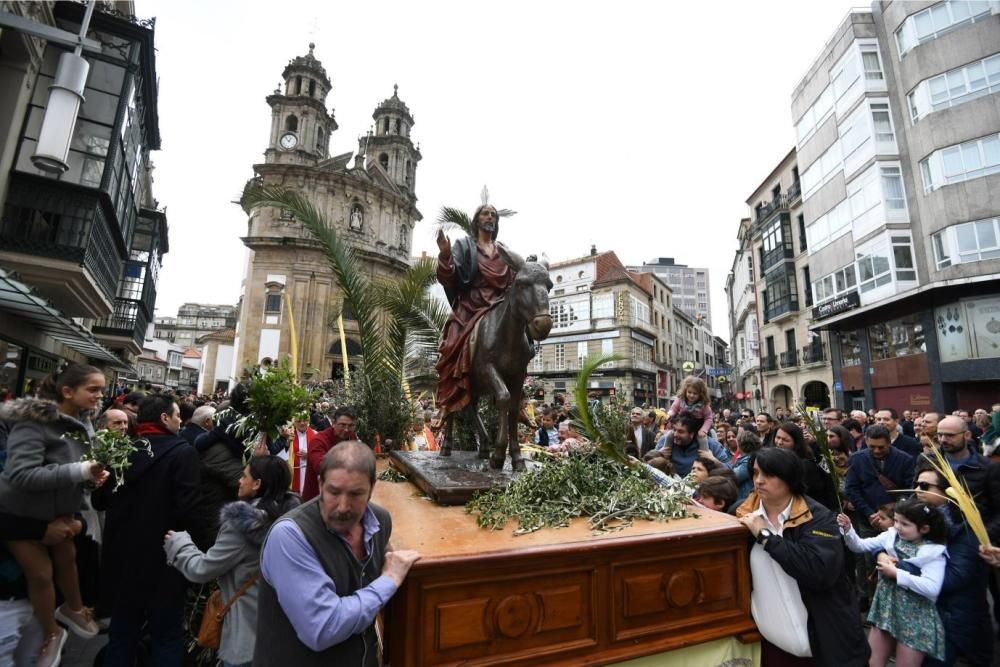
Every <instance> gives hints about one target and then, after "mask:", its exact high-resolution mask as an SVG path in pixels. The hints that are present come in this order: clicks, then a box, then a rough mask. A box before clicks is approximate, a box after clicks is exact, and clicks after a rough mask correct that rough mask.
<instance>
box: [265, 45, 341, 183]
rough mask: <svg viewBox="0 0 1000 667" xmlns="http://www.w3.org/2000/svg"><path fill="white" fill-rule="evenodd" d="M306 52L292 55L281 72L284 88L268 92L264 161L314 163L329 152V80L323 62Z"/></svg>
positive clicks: (334, 126) (331, 122) (331, 126)
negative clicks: (268, 125) (267, 137)
mask: <svg viewBox="0 0 1000 667" xmlns="http://www.w3.org/2000/svg"><path fill="white" fill-rule="evenodd" d="M315 48H316V45H315V44H309V53H308V54H306V55H304V56H299V57H297V58H293V59H292V60H290V61H289V62H288V65H286V66H285V71H284V72H282V75H281V76H282V78H283V79H284V90H282V86H281V85H279V86H278V87H277V88H276V89H275V91H274V92H273V93H272V94H270V95H268V97H267V103H268V105H270V107H271V138H270V141H269V142H268V146H267V150H266V151H265V152H264V162H266V163H269V164H273V163H280V164H316V163H317V162H319V161H321V160H325V159H326V158H327V157H328V155H329V147H330V134H331V133H332V132H333V131H334V130H336V129H337V121H336V120H335V119H334V117H333V112H332V111H327V109H326V96H327V95H328V94H329V93H330V90H331V88H332V84H331V83H330V78H329V77H328V76H327V75H326V70H325V69H324V68H323V64H322V63H321V62H320V61H318V60H316V57H315V56H314V55H313V49H315Z"/></svg>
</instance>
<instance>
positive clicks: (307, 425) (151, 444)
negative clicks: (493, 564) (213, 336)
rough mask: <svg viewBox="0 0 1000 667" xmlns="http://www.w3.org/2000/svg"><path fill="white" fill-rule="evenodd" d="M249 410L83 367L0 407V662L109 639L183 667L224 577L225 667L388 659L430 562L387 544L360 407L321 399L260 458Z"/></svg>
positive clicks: (265, 444) (237, 397)
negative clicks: (74, 640)
mask: <svg viewBox="0 0 1000 667" xmlns="http://www.w3.org/2000/svg"><path fill="white" fill-rule="evenodd" d="M105 394H108V399H107V400H105ZM245 400H246V393H245V390H244V389H243V387H242V386H241V385H237V386H236V387H235V388H234V390H233V391H232V393H231V394H230V395H228V396H214V397H207V396H202V397H197V396H182V395H179V394H176V393H169V392H157V391H148V392H144V391H123V390H122V388H108V387H106V386H105V377H104V375H103V373H101V371H100V370H98V369H97V368H94V367H91V366H85V365H80V364H69V365H67V366H66V367H65V368H63V369H61V370H60V371H58V372H56V373H54V374H53V375H52V376H51V377H49V378H48V379H47V380H46V381H45V382H44V383H42V384H41V385H39V386H38V387H37V388H36V391H35V392H34V394H33V395H29V396H26V397H23V398H18V399H14V398H13V397H8V400H5V401H3V402H2V403H0V462H2V466H3V472H2V474H0V664H3V665H7V664H15V665H38V666H40V667H51V666H52V665H58V664H59V663H60V661H61V659H62V652H63V649H64V646H65V644H66V641H67V638H68V636H69V634H70V633H73V634H74V635H77V636H79V637H81V638H83V639H92V638H94V637H96V636H97V635H98V634H99V633H101V632H102V631H106V632H107V635H108V642H107V646H106V647H105V648H103V649H102V651H101V656H102V660H103V662H102V663H101V664H104V665H106V666H108V667H112V666H123V667H124V666H128V667H132V666H133V665H135V664H136V660H137V656H139V655H140V654H144V655H145V660H146V662H145V664H152V665H181V664H183V663H184V660H185V655H186V654H187V643H188V642H187V639H189V637H185V634H184V633H185V627H184V612H185V608H186V607H185V605H186V604H189V592H190V591H192V590H195V589H196V588H197V586H198V585H200V584H206V583H210V582H218V583H217V585H218V589H219V599H220V600H221V601H222V603H223V604H224V605H225V620H224V622H223V623H222V630H221V637H220V639H219V642H218V646H217V647H216V648H217V658H218V659H219V661H221V663H222V664H223V665H225V666H226V667H244V666H248V665H250V664H252V663H253V662H254V661H255V660H256V661H257V664H277V663H278V662H279V661H280V662H282V663H287V664H295V665H309V664H340V663H341V662H345V663H349V664H361V665H369V666H374V665H376V664H378V657H377V652H376V651H375V650H374V647H373V645H374V642H375V630H374V626H373V621H374V616H375V614H376V613H377V612H378V611H379V610H380V609H381V608H382V607H383V606H384V605H385V604H386V603H387V602H388V600H389V598H390V597H391V596H392V595H393V593H394V592H395V591H396V589H397V588H398V587H399V586H400V585H401V584H402V581H403V578H404V577H405V576H406V574H407V572H408V570H409V568H410V566H411V565H412V563H413V562H414V561H415V560H416V559H417V557H418V556H417V554H415V553H414V552H410V551H390V550H388V549H387V545H388V540H389V536H390V534H391V520H390V519H389V517H388V515H387V514H386V513H385V512H384V510H382V509H381V508H378V507H377V506H376V505H374V504H370V503H369V500H370V497H371V491H372V488H373V487H374V484H375V457H374V454H373V452H372V450H371V449H370V448H369V447H368V446H367V445H364V444H362V443H360V442H358V441H357V436H356V434H355V431H354V429H355V421H356V415H355V413H354V411H353V410H352V409H351V408H350V407H339V408H333V407H332V406H330V405H329V403H327V402H324V401H321V402H319V403H317V404H316V405H315V406H314V408H313V410H312V411H310V412H308V413H303V414H300V415H298V416H296V417H295V418H294V419H293V420H292V422H291V423H290V424H288V426H287V428H286V429H285V431H284V433H283V435H282V437H280V438H278V439H276V440H275V441H273V442H269V441H267V439H261V440H259V441H258V444H257V445H256V447H254V448H253V449H252V450H250V451H247V448H246V445H245V444H244V443H243V442H242V441H241V440H240V439H239V438H237V437H236V436H235V434H234V432H233V429H231V428H230V426H231V425H232V424H233V422H234V421H235V419H237V418H238V416H239V415H240V414H242V413H244V412H245V408H246V406H245ZM423 427H424V425H423V423H422V422H421V424H420V429H421V430H422V429H423ZM414 428H415V429H417V425H416V424H415V425H414ZM105 430H106V431H105ZM105 432H109V433H115V434H118V435H120V436H128V439H129V441H130V442H134V443H139V444H141V445H142V446H136V447H135V448H134V450H133V451H131V453H130V455H129V456H128V465H127V466H125V467H124V468H120V469H118V470H119V471H120V472H122V473H123V475H122V479H117V474H116V469H115V468H113V467H112V468H108V467H105V466H104V465H102V464H101V463H99V462H97V461H95V460H92V458H91V456H90V452H92V451H93V447H94V445H95V442H96V440H95V438H102V437H105V436H104V435H102V434H103V433H105ZM272 528H273V530H272ZM369 590H372V591H374V592H372V593H371V594H369V593H368V591H369ZM317 618H323V619H325V620H324V621H323V622H317V620H316V619H317ZM258 623H262V624H264V626H265V627H267V628H268V632H267V635H266V637H265V638H264V639H265V640H264V641H257V637H258V633H257V628H258ZM255 656H256V657H255Z"/></svg>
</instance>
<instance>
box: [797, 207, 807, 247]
mask: <svg viewBox="0 0 1000 667" xmlns="http://www.w3.org/2000/svg"><path fill="white" fill-rule="evenodd" d="M808 248H809V245H808V244H807V243H806V216H804V215H802V214H801V213H800V214H799V252H805V251H806V250H807V249H808Z"/></svg>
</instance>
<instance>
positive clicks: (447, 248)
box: [437, 229, 451, 261]
mask: <svg viewBox="0 0 1000 667" xmlns="http://www.w3.org/2000/svg"><path fill="white" fill-rule="evenodd" d="M437 244H438V257H440V258H441V259H442V260H445V261H447V260H448V259H449V258H450V257H451V241H450V240H449V239H448V237H447V236H445V235H444V230H443V229H439V230H438V235H437Z"/></svg>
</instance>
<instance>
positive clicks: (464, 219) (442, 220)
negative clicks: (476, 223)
mask: <svg viewBox="0 0 1000 667" xmlns="http://www.w3.org/2000/svg"><path fill="white" fill-rule="evenodd" d="M437 224H438V226H439V228H440V229H443V230H445V231H453V230H456V229H458V230H461V231H463V232H465V233H466V234H468V235H469V236H472V219H471V218H469V215H468V214H467V213H466V212H465V211H463V210H461V209H457V208H452V207H451V206H442V207H441V212H440V213H439V214H438V218H437Z"/></svg>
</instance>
